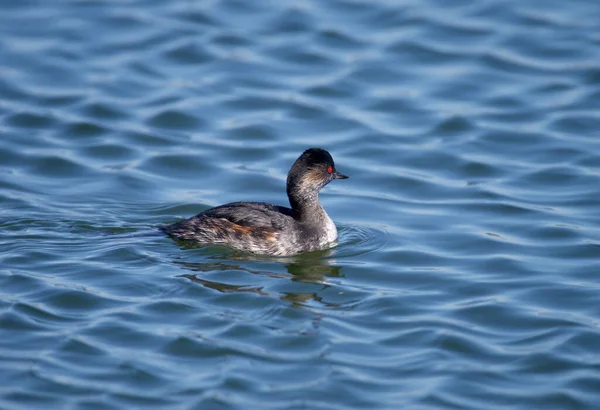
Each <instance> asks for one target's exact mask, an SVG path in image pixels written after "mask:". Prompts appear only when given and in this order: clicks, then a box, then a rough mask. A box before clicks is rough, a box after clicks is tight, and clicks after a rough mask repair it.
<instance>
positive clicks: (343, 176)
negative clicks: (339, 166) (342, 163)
mask: <svg viewBox="0 0 600 410" xmlns="http://www.w3.org/2000/svg"><path fill="white" fill-rule="evenodd" d="M333 179H348V176H346V175H344V174H340V173H339V172H337V171H335V172H334V173H333Z"/></svg>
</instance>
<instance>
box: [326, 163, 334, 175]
mask: <svg viewBox="0 0 600 410" xmlns="http://www.w3.org/2000/svg"><path fill="white" fill-rule="evenodd" d="M327 172H329V173H330V174H331V173H332V172H333V167H332V166H331V165H330V166H329V168H327Z"/></svg>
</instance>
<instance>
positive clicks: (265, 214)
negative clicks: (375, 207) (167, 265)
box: [160, 148, 348, 255]
mask: <svg viewBox="0 0 600 410" xmlns="http://www.w3.org/2000/svg"><path fill="white" fill-rule="evenodd" d="M345 178H348V177H347V176H345V175H342V174H340V173H338V172H337V171H336V170H335V164H334V162H333V158H331V155H330V154H329V153H328V152H327V151H325V150H323V149H320V148H311V149H308V150H306V151H305V152H304V153H303V154H302V155H301V156H300V157H299V158H298V159H297V160H296V162H295V163H294V165H292V168H291V169H290V172H289V173H288V179H287V193H288V198H289V201H290V205H291V206H292V207H291V208H286V207H282V206H277V205H271V204H267V203H262V202H233V203H230V204H225V205H221V206H217V207H214V208H211V209H208V210H206V211H204V212H202V213H200V214H198V215H196V216H194V217H192V218H189V219H186V220H183V221H181V222H177V223H174V224H172V225H165V226H162V227H161V228H160V229H161V230H162V231H164V232H166V233H167V234H168V235H170V236H172V237H173V238H176V239H180V240H190V241H194V242H197V243H199V244H206V245H208V244H215V245H225V246H229V247H231V248H233V249H237V250H241V251H245V252H250V253H257V254H264V255H294V254H297V253H301V252H307V251H314V250H320V249H327V248H329V247H331V246H332V245H333V244H334V243H335V241H336V240H337V229H336V227H335V224H334V223H333V221H332V220H331V218H329V216H328V215H327V213H326V212H325V210H324V209H323V207H322V206H321V203H320V202H319V191H320V189H321V188H323V187H324V186H325V185H327V184H328V183H329V182H331V181H332V180H333V179H345Z"/></svg>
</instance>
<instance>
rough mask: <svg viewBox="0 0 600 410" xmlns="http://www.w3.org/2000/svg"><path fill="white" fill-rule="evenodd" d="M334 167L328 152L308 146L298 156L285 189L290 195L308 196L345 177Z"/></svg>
mask: <svg viewBox="0 0 600 410" xmlns="http://www.w3.org/2000/svg"><path fill="white" fill-rule="evenodd" d="M346 178H348V177H347V176H346V175H343V174H340V173H339V172H337V170H336V169H335V163H334V162H333V158H332V157H331V155H330V154H329V152H327V151H325V150H324V149H322V148H309V149H307V150H306V151H304V152H303V153H302V155H300V157H298V159H297V160H296V162H294V165H292V168H291V169H290V172H289V174H288V179H287V191H288V196H289V197H290V201H292V199H291V198H292V197H308V196H312V195H314V194H316V193H318V192H319V190H320V189H321V188H323V187H324V186H325V185H327V184H328V183H330V182H331V181H333V180H334V179H346ZM292 206H293V204H292Z"/></svg>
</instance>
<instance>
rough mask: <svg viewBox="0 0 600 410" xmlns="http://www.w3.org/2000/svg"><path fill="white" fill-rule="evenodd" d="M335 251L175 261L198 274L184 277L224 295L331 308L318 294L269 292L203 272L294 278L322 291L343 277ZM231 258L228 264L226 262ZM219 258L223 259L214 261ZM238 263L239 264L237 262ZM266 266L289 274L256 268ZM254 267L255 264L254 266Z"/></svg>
mask: <svg viewBox="0 0 600 410" xmlns="http://www.w3.org/2000/svg"><path fill="white" fill-rule="evenodd" d="M332 254H333V251H332V250H325V251H319V252H311V253H310V254H304V255H299V256H295V257H268V256H265V257H261V256H256V255H249V254H241V253H236V252H233V253H231V254H228V255H223V253H221V252H219V255H214V256H210V257H209V258H210V259H213V260H209V261H206V260H205V261H203V262H183V261H175V263H177V264H178V265H179V266H181V267H182V268H184V269H187V270H190V271H193V272H194V273H186V274H183V275H180V276H181V277H185V278H187V279H189V280H191V281H192V282H194V283H198V284H200V285H202V286H205V287H207V288H210V289H214V290H217V291H219V292H222V293H236V292H251V293H256V294H259V295H264V296H269V295H270V296H277V297H279V298H280V299H282V300H286V301H288V302H291V303H292V304H293V305H300V304H302V303H305V302H307V301H309V300H311V299H312V300H315V301H317V302H319V303H323V304H327V305H331V303H329V302H324V301H323V300H322V299H321V297H320V296H319V295H318V294H317V293H315V292H311V293H298V292H275V291H267V290H265V287H264V286H255V285H252V284H248V285H233V284H227V283H223V282H218V281H213V280H208V279H205V278H203V277H202V275H200V273H202V272H205V273H214V272H219V271H244V272H248V273H251V274H253V275H260V276H266V277H270V278H278V279H291V280H292V281H293V282H302V283H312V284H318V285H321V287H320V289H319V290H323V289H327V288H329V287H330V286H331V285H330V284H328V283H327V282H328V280H327V279H326V278H331V277H342V276H343V275H342V273H341V269H342V267H341V266H334V265H333V264H334V263H335V259H331V258H330V257H331V255H332ZM225 258H226V259H227V262H224V261H223V259H225ZM214 259H219V260H214ZM236 262H238V263H236ZM261 263H262V264H264V263H275V264H276V266H277V267H278V268H281V267H285V270H286V271H287V272H286V273H283V272H275V271H272V270H268V269H264V268H263V267H260V268H259V267H256V265H259V264H261ZM252 265H255V267H253V266H252Z"/></svg>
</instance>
